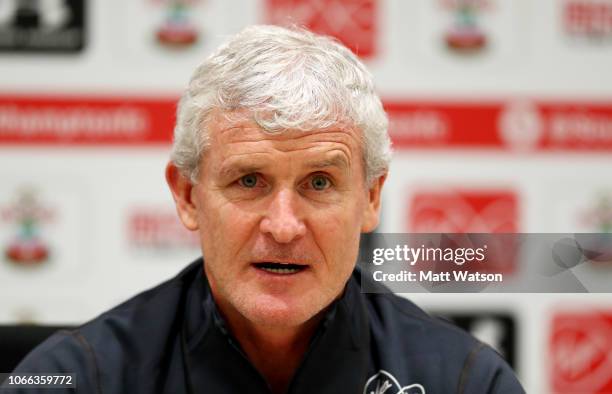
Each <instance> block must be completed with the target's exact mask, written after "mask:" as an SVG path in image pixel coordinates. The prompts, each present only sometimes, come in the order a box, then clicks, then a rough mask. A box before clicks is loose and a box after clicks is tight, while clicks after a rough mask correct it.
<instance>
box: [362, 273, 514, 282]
mask: <svg viewBox="0 0 612 394" xmlns="http://www.w3.org/2000/svg"><path fill="white" fill-rule="evenodd" d="M372 277H373V278H374V280H375V281H377V282H503V281H504V276H503V275H502V274H500V273H495V274H491V273H482V272H470V271H442V272H435V271H418V272H411V271H400V272H397V273H393V274H388V273H384V272H382V271H374V272H373V273H372Z"/></svg>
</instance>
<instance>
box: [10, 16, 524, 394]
mask: <svg viewBox="0 0 612 394" xmlns="http://www.w3.org/2000/svg"><path fill="white" fill-rule="evenodd" d="M389 159H390V142H389V137H388V134H387V119H386V116H385V113H384V111H383V109H382V105H381V103H380V100H379V98H378V96H377V95H376V94H375V92H374V88H373V84H372V81H371V77H370V75H369V73H368V72H367V70H366V69H365V67H364V66H363V65H362V64H361V63H360V62H359V61H358V60H357V58H356V57H355V56H354V55H353V54H352V53H351V52H350V51H349V50H348V49H346V48H345V47H343V46H342V45H340V44H338V43H337V42H335V41H333V40H331V39H329V38H325V37H321V36H317V35H314V34H312V33H310V32H307V31H303V30H287V29H283V28H280V27H272V26H256V27H251V28H247V29H245V30H244V31H242V32H241V33H239V34H238V35H236V36H235V37H233V38H232V39H231V40H230V41H229V42H228V43H227V44H226V45H224V46H223V47H221V48H220V49H219V50H217V51H216V52H215V53H214V54H212V55H211V56H210V57H209V58H208V59H207V60H206V61H204V63H203V64H202V65H200V66H199V67H198V68H197V70H196V71H195V73H194V75H193V77H192V79H191V82H190V84H189V87H188V89H187V91H186V92H185V94H184V95H183V97H182V99H181V101H180V103H179V108H178V119H177V125H176V129H175V140H174V147H173V152H172V159H171V162H170V163H169V164H168V166H167V168H166V179H167V181H168V184H169V186H170V189H171V191H172V195H173V197H174V201H175V203H176V207H177V212H178V215H179V217H180V219H181V221H182V222H183V224H184V225H185V226H186V227H187V228H188V229H190V230H193V231H198V232H199V236H200V240H201V245H202V254H203V260H202V259H200V260H199V261H197V262H195V263H193V264H192V265H190V266H189V267H187V268H186V269H185V270H184V271H183V272H182V273H180V274H179V275H178V276H177V277H176V278H174V279H172V280H170V281H168V282H166V283H164V284H162V285H160V286H158V287H156V288H154V289H152V290H149V291H147V292H145V293H143V294H140V295H138V296H136V297H135V298H133V299H131V300H129V301H127V302H126V303H124V304H122V305H120V306H119V307H117V308H115V309H113V310H111V311H109V312H106V313H105V314H103V315H101V316H100V317H98V318H97V319H95V320H93V321H92V322H89V323H87V324H85V325H83V326H82V327H80V328H78V329H76V330H74V331H70V332H62V333H58V334H56V335H54V336H52V337H51V338H50V339H48V340H47V341H46V342H45V343H43V344H42V345H40V346H39V347H38V348H37V349H36V350H34V351H33V352H32V353H31V354H30V355H29V356H28V357H27V358H26V359H25V360H24V361H23V362H22V363H21V365H20V366H19V367H18V368H17V371H18V372H24V373H25V372H74V373H76V376H77V391H78V392H83V393H158V392H159V393H215V394H217V393H247V392H248V393H262V394H263V393H275V394H277V393H292V394H293V393H296V394H297V393H304V394H305V393H368V394H372V393H375V394H382V393H387V394H390V393H393V394H399V393H403V394H416V393H420V394H424V393H484V392H487V393H520V392H523V391H522V388H521V387H520V384H519V383H518V382H517V380H516V378H515V377H514V375H513V373H512V371H511V370H510V369H509V367H508V366H507V365H506V364H505V362H504V361H503V360H502V359H501V358H500V357H499V356H498V355H497V353H495V352H494V351H493V350H491V349H490V348H489V347H487V346H485V345H483V344H481V343H479V342H478V341H476V340H475V339H473V338H471V337H470V336H468V335H467V334H465V333H463V332H462V331H460V330H459V329H456V328H453V327H452V326H450V325H448V324H446V323H443V322H441V321H438V320H435V319H433V318H431V317H429V316H428V315H426V314H425V313H424V312H422V311H421V310H420V309H418V308H417V307H416V306H415V305H413V304H412V303H410V302H409V301H407V300H405V299H401V298H399V297H396V296H394V295H390V294H363V293H361V291H360V289H359V284H360V274H359V271H356V270H355V262H356V259H357V254H358V249H359V238H360V234H361V233H364V232H370V231H372V230H374V229H375V227H376V226H377V224H378V215H379V209H380V193H381V189H382V187H383V184H384V182H385V178H386V175H387V168H388V163H389ZM364 280H366V279H365V277H364Z"/></svg>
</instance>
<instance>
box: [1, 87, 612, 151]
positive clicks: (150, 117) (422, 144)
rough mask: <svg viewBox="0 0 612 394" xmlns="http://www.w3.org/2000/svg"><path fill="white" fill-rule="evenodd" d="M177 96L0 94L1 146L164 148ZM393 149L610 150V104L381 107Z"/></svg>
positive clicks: (419, 103)
mask: <svg viewBox="0 0 612 394" xmlns="http://www.w3.org/2000/svg"><path fill="white" fill-rule="evenodd" d="M176 102H177V98H176V97H121V96H117V97H92V96H83V97H79V96H26V95H14V96H9V95H0V144H5V145H8V144H19V145H28V144H32V145H35V144H42V145H128V146H133V145H152V144H169V143H170V142H171V141H172V131H173V129H174V122H175V110H176ZM385 108H386V110H387V112H388V113H389V119H390V126H389V133H390V134H391V138H392V140H393V142H394V144H395V147H396V148H397V149H462V148H480V149H493V150H509V151H515V150H518V151H610V150H612V101H609V102H588V101H584V102H580V101H576V102H544V101H531V100H509V101H502V100H497V101H494V100H491V101H481V102H470V101H466V102H461V101H442V100H440V101H422V100H402V101H388V102H385Z"/></svg>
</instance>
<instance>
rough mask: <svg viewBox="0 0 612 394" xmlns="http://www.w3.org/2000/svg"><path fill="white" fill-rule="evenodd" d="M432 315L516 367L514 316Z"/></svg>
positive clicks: (478, 313) (496, 313) (495, 313)
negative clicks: (464, 333) (468, 335)
mask: <svg viewBox="0 0 612 394" xmlns="http://www.w3.org/2000/svg"><path fill="white" fill-rule="evenodd" d="M433 314H434V315H437V316H440V317H442V318H444V319H446V320H450V321H451V322H453V323H454V324H456V325H457V326H459V327H461V328H463V329H464V330H466V331H467V332H469V333H470V334H472V335H473V336H474V337H476V338H477V339H478V340H480V341H482V342H483V343H486V344H487V345H489V346H491V347H492V348H493V349H495V350H496V351H497V352H498V353H499V354H501V355H502V356H503V357H504V358H505V359H506V361H508V364H510V366H511V367H516V359H517V357H516V351H517V341H516V322H515V319H514V316H512V315H509V314H503V313H498V312H492V313H489V312H477V313H454V312H453V313H445V312H440V313H438V312H435V311H434V312H433Z"/></svg>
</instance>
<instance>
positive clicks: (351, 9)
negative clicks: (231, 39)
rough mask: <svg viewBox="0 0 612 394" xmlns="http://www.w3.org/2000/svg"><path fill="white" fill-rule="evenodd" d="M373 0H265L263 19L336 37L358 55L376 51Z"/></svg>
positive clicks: (362, 55) (374, 2)
mask: <svg viewBox="0 0 612 394" xmlns="http://www.w3.org/2000/svg"><path fill="white" fill-rule="evenodd" d="M376 3H377V1H376V0H268V1H267V14H268V15H267V18H268V20H269V21H270V23H274V24H277V25H292V24H296V25H299V26H305V27H307V28H308V29H310V30H312V31H314V32H317V33H320V34H325V35H329V36H333V37H336V38H337V39H338V40H340V41H341V42H342V43H343V44H344V45H346V46H347V47H349V48H350V49H351V50H352V51H353V52H354V53H356V54H357V55H358V56H360V57H363V58H367V57H371V56H374V55H375V54H376V43H375V41H376V30H377V22H376V14H377V12H376V11H377V7H376Z"/></svg>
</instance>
